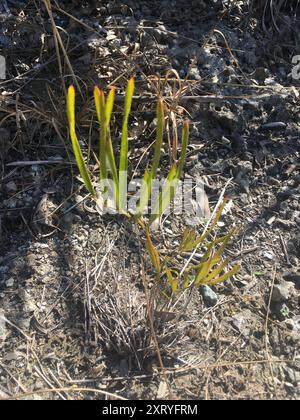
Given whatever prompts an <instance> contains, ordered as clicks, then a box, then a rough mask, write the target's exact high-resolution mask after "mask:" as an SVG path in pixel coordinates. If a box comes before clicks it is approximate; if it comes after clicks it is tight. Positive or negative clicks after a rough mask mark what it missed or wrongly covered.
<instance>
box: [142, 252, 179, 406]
mask: <svg viewBox="0 0 300 420" xmlns="http://www.w3.org/2000/svg"><path fill="white" fill-rule="evenodd" d="M141 266H142V280H143V284H144V290H145V295H146V301H147V313H148V318H149V325H150V331H151V336H152V340H153V341H154V344H155V349H156V354H157V359H158V362H159V365H160V368H161V370H162V375H163V378H164V381H165V383H166V385H167V388H168V393H169V399H172V390H171V386H170V383H169V379H168V377H167V375H166V372H165V367H164V364H163V361H162V357H161V352H160V349H159V345H158V341H157V336H156V332H155V327H154V323H153V312H154V311H153V302H152V299H151V298H149V294H148V286H147V280H146V272H145V267H144V262H143V259H141Z"/></svg>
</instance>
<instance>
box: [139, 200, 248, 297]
mask: <svg viewBox="0 0 300 420" xmlns="http://www.w3.org/2000/svg"><path fill="white" fill-rule="evenodd" d="M226 202H227V200H226V199H224V201H223V202H222V204H221V205H220V206H219V208H218V210H217V212H216V215H215V217H214V218H213V220H212V221H211V223H210V225H209V226H208V228H207V229H206V230H205V231H204V232H203V233H202V234H201V235H200V236H199V235H198V234H197V233H196V231H195V229H186V230H185V231H184V233H183V237H182V240H181V243H180V245H179V248H178V249H177V250H176V256H178V255H181V256H182V253H187V252H188V253H193V252H194V251H195V250H196V249H197V250H198V251H199V252H200V253H201V261H200V262H199V263H198V264H196V265H195V264H188V265H187V266H186V268H184V270H183V272H182V270H180V269H178V268H177V267H176V260H177V258H176V257H172V256H166V257H164V258H163V259H162V258H161V257H160V255H159V252H158V250H157V249H156V247H155V246H154V244H153V241H152V239H151V236H150V234H149V232H146V246H147V250H148V253H149V255H150V258H151V262H152V264H153V266H154V268H155V271H156V274H157V280H158V281H159V282H161V281H163V282H165V280H167V282H168V284H169V285H170V288H171V291H172V293H173V294H175V293H178V292H180V291H183V290H185V289H189V288H192V287H195V286H201V285H208V286H212V285H215V284H217V283H222V282H224V281H226V280H228V279H229V278H230V277H232V276H233V275H235V274H236V273H237V272H238V271H239V269H240V266H239V265H235V266H234V267H232V268H231V269H228V265H229V259H228V258H225V259H224V258H223V254H224V251H225V248H226V246H227V245H228V243H229V241H230V240H231V239H232V237H233V236H234V235H235V233H236V232H237V230H238V229H237V228H234V229H231V230H230V231H229V232H227V233H226V234H225V235H222V236H219V237H215V238H213V239H210V238H211V237H212V236H213V234H214V232H215V229H216V226H217V223H218V221H219V219H220V217H221V215H222V212H223V209H224V206H225V204H226Z"/></svg>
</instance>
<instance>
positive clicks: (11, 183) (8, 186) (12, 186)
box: [5, 181, 18, 192]
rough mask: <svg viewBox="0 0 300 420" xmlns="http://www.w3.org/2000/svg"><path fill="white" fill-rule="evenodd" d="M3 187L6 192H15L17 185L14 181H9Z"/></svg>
mask: <svg viewBox="0 0 300 420" xmlns="http://www.w3.org/2000/svg"><path fill="white" fill-rule="evenodd" d="M5 188H6V190H7V191H8V192H16V191H17V189H18V187H17V186H16V183H15V182H14V181H9V182H8V183H7V184H6V185H5Z"/></svg>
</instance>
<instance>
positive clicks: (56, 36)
mask: <svg viewBox="0 0 300 420" xmlns="http://www.w3.org/2000/svg"><path fill="white" fill-rule="evenodd" d="M43 2H44V4H45V7H46V9H47V12H48V14H49V17H50V20H51V24H52V31H53V36H54V43H55V49H56V53H57V59H58V65H59V71H60V75H61V78H62V84H63V89H64V93H65V96H66V94H67V89H66V85H65V80H64V77H63V72H62V64H61V59H60V53H59V46H60V48H61V50H62V52H63V55H64V59H65V60H66V63H67V66H68V68H69V71H70V73H71V75H72V77H73V81H74V83H75V85H76V87H77V89H78V91H79V92H80V94H81V95H82V92H81V89H80V86H79V83H78V81H77V77H76V76H75V73H74V70H73V67H72V64H71V62H70V60H69V57H68V54H67V51H66V49H65V47H64V44H63V42H62V39H61V36H60V33H59V32H58V30H57V26H56V24H55V21H54V18H53V13H52V6H51V1H50V0H43ZM58 44H59V45H58Z"/></svg>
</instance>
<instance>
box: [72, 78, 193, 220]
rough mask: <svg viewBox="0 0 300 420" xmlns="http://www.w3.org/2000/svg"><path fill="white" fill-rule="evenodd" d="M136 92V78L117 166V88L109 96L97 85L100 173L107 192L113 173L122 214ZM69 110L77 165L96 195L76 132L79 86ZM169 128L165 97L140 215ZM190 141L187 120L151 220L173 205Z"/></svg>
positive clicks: (160, 104)
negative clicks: (114, 127)
mask: <svg viewBox="0 0 300 420" xmlns="http://www.w3.org/2000/svg"><path fill="white" fill-rule="evenodd" d="M133 93H134V80H133V79H130V80H129V81H128V83H127V88H126V94H125V101H124V111H123V124H122V134H121V145H120V159H119V165H118V167H117V164H116V158H115V152H114V149H113V143H112V138H111V129H110V122H111V116H112V111H113V106H114V100H115V88H114V87H112V88H111V89H110V91H109V93H108V95H107V98H105V94H104V91H103V90H102V89H99V88H98V87H97V86H96V87H95V88H94V102H95V107H96V113H97V118H98V121H99V124H100V135H99V158H98V164H99V172H100V185H101V187H102V191H101V192H103V193H105V192H106V191H107V188H108V186H107V185H105V182H106V181H107V180H108V176H109V175H111V177H112V181H113V185H114V200H115V205H116V209H117V210H119V211H120V212H122V213H126V212H125V211H124V208H126V207H125V202H124V200H126V197H124V194H123V192H124V191H127V188H126V183H127V170H128V119H129V115H130V110H131V104H132V97H133ZM67 113H68V121H69V130H70V137H71V141H72V147H73V151H74V155H75V158H76V162H77V166H78V169H79V172H80V174H81V177H82V179H83V181H84V183H85V186H86V188H87V190H88V192H89V193H90V194H91V195H92V196H93V197H96V191H95V188H94V186H93V184H92V182H91V174H90V173H89V170H88V166H87V164H86V163H85V161H84V158H83V154H82V151H81V148H80V144H79V142H78V139H77V135H76V128H75V89H74V86H70V87H69V89H68V96H67ZM164 128H165V115H164V105H163V101H162V100H160V99H159V100H158V102H157V129H156V139H155V142H154V155H153V162H152V167H151V168H149V167H147V168H146V170H145V172H144V176H143V182H142V186H141V191H140V197H139V201H138V203H137V209H136V213H135V216H136V217H137V218H140V217H141V215H142V214H143V211H144V209H145V207H146V206H147V204H148V202H149V199H150V197H151V194H152V185H153V181H154V180H155V179H156V175H157V170H158V167H159V162H160V158H161V149H162V144H163V136H164ZM188 140H189V124H188V121H185V122H184V124H183V129H182V142H181V143H182V144H181V155H180V158H179V161H178V162H176V163H175V162H174V163H173V164H172V165H171V168H170V171H169V174H168V176H167V178H166V181H165V184H164V186H163V188H162V190H161V191H160V193H159V197H158V200H157V203H156V204H155V207H154V210H153V211H152V214H151V216H150V220H149V223H150V224H151V223H153V222H154V220H156V219H157V217H159V216H160V215H161V214H162V213H163V212H164V211H165V210H166V208H167V207H168V206H169V205H170V202H171V201H172V199H173V198H174V193H175V190H176V186H177V183H178V181H179V179H180V177H181V174H182V170H183V167H184V163H185V158H186V152H187V146H188Z"/></svg>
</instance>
